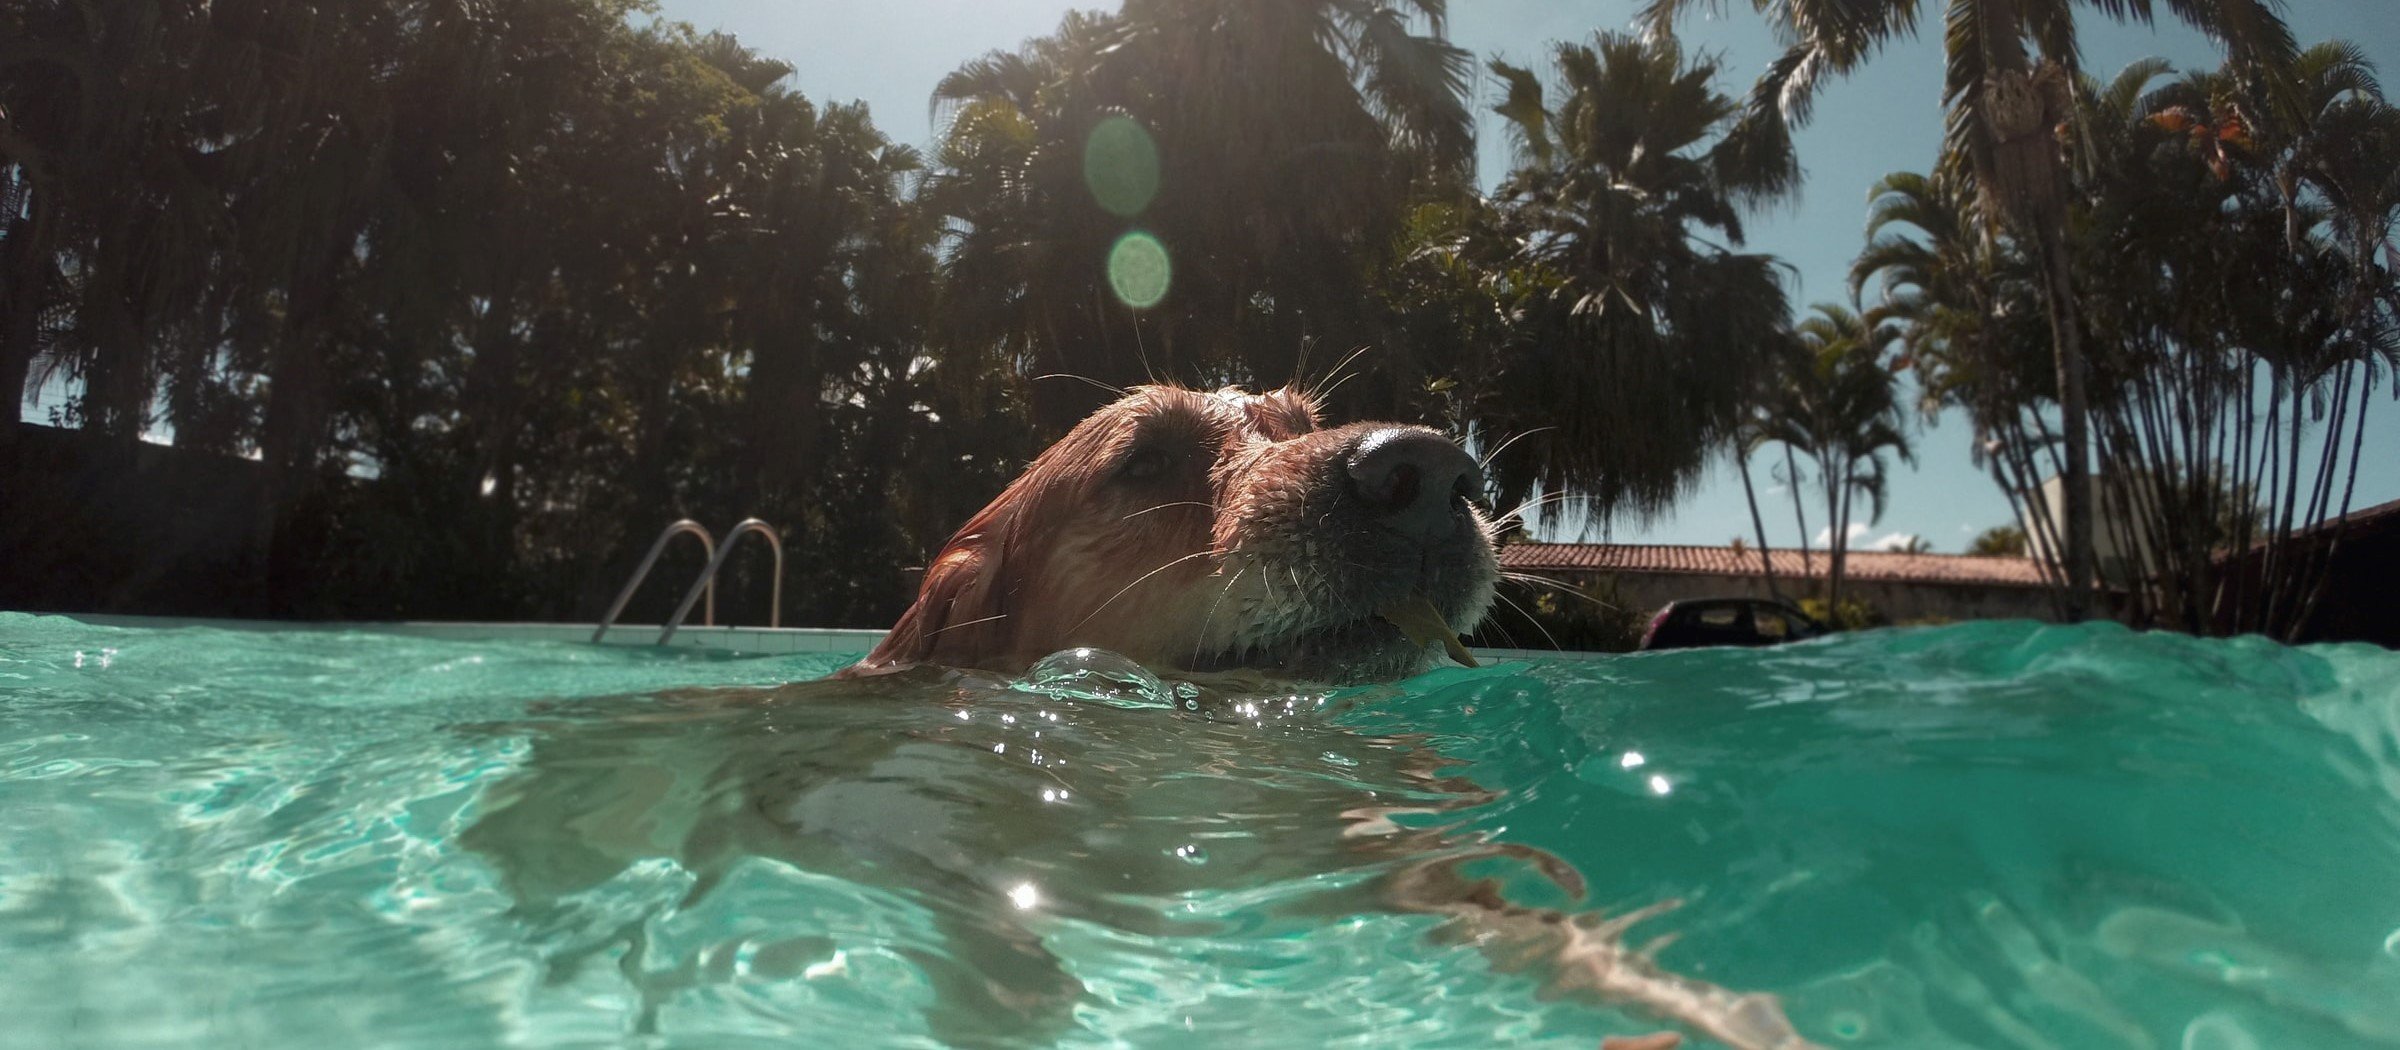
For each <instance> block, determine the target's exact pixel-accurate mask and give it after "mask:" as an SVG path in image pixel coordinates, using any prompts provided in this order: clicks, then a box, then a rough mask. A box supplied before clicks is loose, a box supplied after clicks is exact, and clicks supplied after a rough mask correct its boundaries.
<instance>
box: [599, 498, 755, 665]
mask: <svg viewBox="0 0 2400 1050" xmlns="http://www.w3.org/2000/svg"><path fill="white" fill-rule="evenodd" d="M687 532H688V533H690V534H692V535H694V536H697V537H699V539H700V549H701V551H702V552H703V553H705V554H707V555H708V567H707V568H705V569H702V570H700V578H699V579H696V580H693V581H692V587H691V589H690V590H688V591H685V592H683V602H682V603H681V604H679V605H677V606H675V615H673V616H671V617H668V618H667V626H666V629H665V630H663V631H660V632H659V634H658V644H660V645H665V644H667V642H668V641H669V640H671V639H673V638H674V637H675V630H676V628H679V627H682V626H683V618H684V617H686V616H689V615H691V613H692V603H694V602H697V601H699V600H700V596H701V595H703V594H706V595H707V596H708V606H707V608H706V609H704V610H703V611H702V612H701V614H700V616H701V618H700V622H701V624H703V625H704V626H709V627H714V626H716V623H717V570H719V569H722V568H724V567H725V558H726V556H727V555H730V554H732V553H733V549H734V548H735V547H737V546H740V545H741V539H742V536H743V534H744V533H751V532H755V533H757V534H759V535H760V536H763V537H765V538H766V541H767V549H769V550H771V551H773V552H774V553H775V575H774V578H773V585H772V589H771V590H770V591H769V592H768V595H769V596H768V602H769V604H768V606H767V626H769V627H781V626H783V537H781V536H778V535H776V534H775V526H773V525H769V524H767V523H766V522H763V521H760V520H759V519H757V518H744V519H742V522H741V524H739V525H735V526H734V527H733V528H732V529H730V530H727V532H726V533H725V545H724V547H723V548H719V547H718V546H717V541H716V540H715V539H714V538H713V537H711V536H710V535H709V534H708V528H707V527H706V526H704V525H702V524H700V523H699V522H696V521H693V520H692V519H690V518H685V519H683V520H682V521H678V522H676V523H674V524H672V525H669V526H667V528H666V531H664V532H661V533H659V534H658V539H657V540H656V541H653V542H652V543H651V544H650V553H648V554H645V555H643V556H642V564H641V565H640V567H638V568H636V569H634V570H633V578H632V579H629V580H626V581H625V588H624V589H623V590H620V591H618V592H617V600H616V601H614V602H611V603H609V606H608V615H606V616H603V617H601V618H600V626H598V627H595V628H593V629H592V641H593V642H595V643H597V642H598V641H600V638H601V636H603V635H606V634H607V633H608V629H609V627H610V625H612V624H615V623H616V622H617V617H618V616H619V615H621V614H623V613H624V611H625V603H627V602H630V601H632V600H633V592H634V591H636V590H639V589H641V586H642V581H643V580H645V579H647V578H649V576H650V569H651V567H652V566H654V565H657V564H658V556H659V555H660V554H661V553H663V552H664V551H665V550H666V549H667V543H668V541H670V540H673V539H674V538H675V537H677V536H679V535H682V534H684V533H687Z"/></svg>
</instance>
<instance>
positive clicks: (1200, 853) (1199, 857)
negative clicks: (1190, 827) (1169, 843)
mask: <svg viewBox="0 0 2400 1050" xmlns="http://www.w3.org/2000/svg"><path fill="white" fill-rule="evenodd" d="M1174 854H1175V859H1176V860H1180V861H1182V862H1184V863H1186V864H1189V865H1191V866H1193V867H1199V866H1200V865H1202V864H1206V863H1208V851H1207V850H1204V849H1201V848H1200V847H1198V846H1195V845H1193V844H1191V843H1188V842H1187V843H1184V844H1183V845H1181V846H1177V847H1175V849H1174Z"/></svg>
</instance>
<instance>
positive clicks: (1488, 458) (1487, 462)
mask: <svg viewBox="0 0 2400 1050" xmlns="http://www.w3.org/2000/svg"><path fill="white" fill-rule="evenodd" d="M1556 429H1558V428H1557V427H1535V428H1533V429H1531V430H1528V431H1525V432H1524V433H1521V434H1518V435H1517V436H1515V437H1512V438H1509V439H1508V440H1506V441H1503V442H1501V443H1500V447H1499V448H1495V449H1493V450H1492V451H1491V452H1490V453H1489V454H1488V455H1485V456H1484V457H1483V458H1482V459H1481V460H1480V461H1478V464H1479V465H1480V466H1482V467H1483V469H1485V470H1490V469H1492V464H1493V463H1494V462H1495V461H1497V460H1498V459H1499V458H1500V454H1501V453H1503V452H1506V451H1508V446H1510V445H1514V444H1516V443H1517V442H1519V441H1523V440H1525V439H1526V438H1529V437H1532V436H1534V435H1535V434H1539V433H1542V432H1544V431H1550V430H1556Z"/></svg>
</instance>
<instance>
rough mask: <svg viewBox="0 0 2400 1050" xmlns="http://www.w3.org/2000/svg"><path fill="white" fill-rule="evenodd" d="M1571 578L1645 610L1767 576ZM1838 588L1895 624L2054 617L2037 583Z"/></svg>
mask: <svg viewBox="0 0 2400 1050" xmlns="http://www.w3.org/2000/svg"><path fill="white" fill-rule="evenodd" d="M1557 575H1562V576H1565V577H1566V578H1568V579H1573V580H1578V581H1581V580H1589V579H1597V580H1599V581H1601V582H1602V585H1603V587H1607V586H1614V587H1615V589H1616V593H1617V599H1616V600H1617V601H1618V602H1619V603H1620V604H1623V605H1625V606H1626V607H1628V608H1631V609H1634V610H1637V611H1641V612H1643V613H1645V614H1647V613H1650V612H1655V611H1657V610H1658V607H1659V606H1662V605H1665V604H1667V603H1668V602H1671V601H1681V600H1684V599H1688V598H1740V597H1752V598H1765V597H1769V596H1770V595H1769V594H1768V593H1767V586H1766V581H1764V580H1762V579H1760V578H1759V577H1757V576H1756V575H1748V576H1716V575H1707V574H1701V573H1630V572H1628V573H1598V574H1579V575H1570V574H1563V573H1562V574H1557ZM1776 583H1777V585H1778V586H1779V587H1781V588H1782V590H1783V594H1784V596H1785V597H1786V598H1791V599H1797V598H1799V597H1801V596H1802V595H1809V594H1815V593H1816V592H1817V589H1818V586H1819V585H1818V584H1816V583H1814V582H1809V583H1808V584H1807V585H1806V586H1796V585H1798V584H1802V583H1803V581H1799V580H1792V579H1783V578H1779V579H1777V581H1776ZM1842 593H1843V594H1844V595H1846V596H1848V597H1851V598H1855V599H1857V600H1860V601H1864V602H1866V603H1868V604H1870V605H1873V606H1874V607H1875V608H1877V609H1879V610H1881V611H1882V612H1883V614H1884V615H1885V616H1887V617H1890V618H1891V620H1892V622H1893V623H1909V622H1912V621H1920V620H2007V619H2029V620H2042V621H2045V622H2047V621H2050V620H2054V619H2056V618H2057V615H2056V613H2055V612H2054V611H2053V610H2052V609H2051V608H2050V598H2049V596H2048V594H2046V593H2045V592H2044V591H2043V590H2042V589H2040V588H2038V587H2000V586H1992V585H1988V584H1983V585H1976V584H1936V583H1895V582H1889V581H1882V580H1844V581H1842Z"/></svg>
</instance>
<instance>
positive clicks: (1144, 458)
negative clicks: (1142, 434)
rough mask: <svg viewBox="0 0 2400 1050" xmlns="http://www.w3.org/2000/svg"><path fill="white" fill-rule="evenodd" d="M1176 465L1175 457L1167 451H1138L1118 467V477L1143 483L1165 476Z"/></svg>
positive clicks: (1149, 449)
mask: <svg viewBox="0 0 2400 1050" xmlns="http://www.w3.org/2000/svg"><path fill="white" fill-rule="evenodd" d="M1174 465H1175V457H1174V456H1173V455H1172V454H1170V453H1168V452H1167V450H1165V449H1162V448H1144V449H1136V450H1134V452H1133V454H1132V455H1129V456H1126V457H1125V462H1123V463H1120V464H1118V465H1117V476H1118V477H1120V478H1124V479H1126V480H1128V481H1142V480H1145V479H1148V478H1155V477H1157V476H1159V475H1161V474H1164V473H1166V472H1167V470H1168V469H1169V468H1171V467H1173V466H1174Z"/></svg>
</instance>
